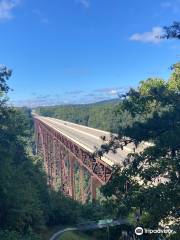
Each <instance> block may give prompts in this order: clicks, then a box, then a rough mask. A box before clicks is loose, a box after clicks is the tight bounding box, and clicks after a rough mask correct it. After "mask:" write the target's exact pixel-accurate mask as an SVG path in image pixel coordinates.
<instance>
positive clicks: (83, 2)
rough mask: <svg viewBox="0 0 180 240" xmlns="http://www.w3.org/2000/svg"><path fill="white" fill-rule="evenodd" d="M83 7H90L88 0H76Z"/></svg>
mask: <svg viewBox="0 0 180 240" xmlns="http://www.w3.org/2000/svg"><path fill="white" fill-rule="evenodd" d="M77 2H78V3H80V4H81V5H82V6H83V7H85V8H89V7H90V0H77Z"/></svg>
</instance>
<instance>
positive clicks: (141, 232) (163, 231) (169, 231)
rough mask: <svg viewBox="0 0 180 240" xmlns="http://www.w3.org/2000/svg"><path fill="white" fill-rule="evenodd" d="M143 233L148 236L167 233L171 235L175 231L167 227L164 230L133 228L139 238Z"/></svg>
mask: <svg viewBox="0 0 180 240" xmlns="http://www.w3.org/2000/svg"><path fill="white" fill-rule="evenodd" d="M143 233H148V234H153V233H168V234H173V233H176V231H174V230H172V229H169V227H166V228H164V229H155V230H154V229H147V228H144V229H143V228H142V227H137V228H135V234H136V235H138V236H140V235H142V234H143Z"/></svg>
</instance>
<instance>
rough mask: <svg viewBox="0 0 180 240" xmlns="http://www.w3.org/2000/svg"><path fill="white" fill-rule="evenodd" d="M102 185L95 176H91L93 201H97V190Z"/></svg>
mask: <svg viewBox="0 0 180 240" xmlns="http://www.w3.org/2000/svg"><path fill="white" fill-rule="evenodd" d="M100 185H101V184H100V183H99V181H98V180H97V179H96V178H95V177H94V176H91V196H92V200H93V201H94V200H96V197H97V196H96V190H97V187H99V186H100Z"/></svg>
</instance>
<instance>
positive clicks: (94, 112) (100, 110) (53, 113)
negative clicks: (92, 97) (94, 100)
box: [36, 100, 119, 131]
mask: <svg viewBox="0 0 180 240" xmlns="http://www.w3.org/2000/svg"><path fill="white" fill-rule="evenodd" d="M118 104H119V100H115V101H109V102H105V103H104V102H103V103H101V104H100V103H99V104H87V105H67V106H55V107H40V108H37V109H36V112H37V113H38V114H40V115H43V116H48V117H54V118H59V119H62V120H65V121H69V122H73V123H77V124H81V125H85V126H89V127H94V128H99V129H102V130H109V131H110V130H111V131H115V130H116V127H115V122H114V121H115V113H114V107H115V106H117V105H118Z"/></svg>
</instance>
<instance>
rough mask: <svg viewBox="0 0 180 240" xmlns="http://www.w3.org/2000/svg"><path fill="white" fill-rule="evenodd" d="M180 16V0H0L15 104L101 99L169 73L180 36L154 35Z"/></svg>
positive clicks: (0, 44) (0, 48) (1, 49)
mask: <svg viewBox="0 0 180 240" xmlns="http://www.w3.org/2000/svg"><path fill="white" fill-rule="evenodd" d="M179 16H180V0H167V1H166V0H146V1H145V0H136V1H135V0H52V1H50V0H36V1H35V0H0V32H1V37H0V53H1V55H0V57H1V60H0V63H1V64H3V65H6V66H7V67H9V68H11V69H12V70H13V76H12V77H11V79H10V80H9V84H10V86H11V87H12V88H13V89H14V91H13V92H11V93H10V94H9V97H10V100H11V102H13V103H14V104H16V105H28V106H36V105H53V104H60V103H87V102H94V101H100V100H103V99H109V98H114V97H116V96H117V92H122V91H126V90H127V89H128V88H129V87H136V86H137V85H138V82H139V81H140V80H143V79H146V78H147V77H150V76H159V77H163V78H166V79H167V78H168V76H169V74H170V70H169V67H170V65H171V64H173V63H175V62H177V61H179V60H180V59H179V56H180V55H179V53H180V42H178V41H176V40H159V39H157V38H156V37H155V36H157V35H158V34H161V33H162V31H163V30H162V27H163V26H165V25H170V24H171V23H172V22H173V21H174V20H176V21H178V20H180V19H179Z"/></svg>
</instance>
